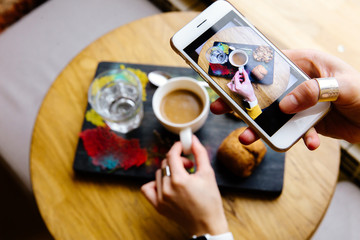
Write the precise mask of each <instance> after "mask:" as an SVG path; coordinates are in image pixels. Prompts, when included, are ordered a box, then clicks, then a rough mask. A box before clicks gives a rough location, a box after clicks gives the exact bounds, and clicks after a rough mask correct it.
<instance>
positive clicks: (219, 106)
mask: <svg viewBox="0 0 360 240" xmlns="http://www.w3.org/2000/svg"><path fill="white" fill-rule="evenodd" d="M210 110H211V112H212V113H214V114H224V113H228V112H231V111H232V109H231V108H230V107H229V106H228V105H227V104H226V103H225V102H224V101H223V100H222V99H221V98H218V99H216V101H214V102H213V103H211V104H210Z"/></svg>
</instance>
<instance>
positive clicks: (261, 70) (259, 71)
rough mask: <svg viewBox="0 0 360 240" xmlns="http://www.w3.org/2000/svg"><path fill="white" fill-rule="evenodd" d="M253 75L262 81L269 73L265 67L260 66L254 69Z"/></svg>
mask: <svg viewBox="0 0 360 240" xmlns="http://www.w3.org/2000/svg"><path fill="white" fill-rule="evenodd" d="M251 74H252V75H253V76H255V77H256V79H257V80H259V81H261V80H263V79H264V77H265V76H266V74H268V71H267V70H266V68H265V67H264V66H263V65H261V64H260V65H257V66H256V67H254V68H253V70H252V71H251Z"/></svg>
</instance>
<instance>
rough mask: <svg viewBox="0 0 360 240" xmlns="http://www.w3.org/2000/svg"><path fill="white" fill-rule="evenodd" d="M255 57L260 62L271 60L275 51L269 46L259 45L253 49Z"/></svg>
mask: <svg viewBox="0 0 360 240" xmlns="http://www.w3.org/2000/svg"><path fill="white" fill-rule="evenodd" d="M253 57H254V59H255V60H256V61H258V62H266V63H268V62H270V61H271V60H272V59H273V57H274V53H273V50H272V49H271V48H270V47H269V46H259V47H257V48H256V49H255V51H253Z"/></svg>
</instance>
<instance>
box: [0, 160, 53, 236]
mask: <svg viewBox="0 0 360 240" xmlns="http://www.w3.org/2000/svg"><path fill="white" fill-rule="evenodd" d="M22 189H23V188H22V186H21V185H20V184H19V183H18V182H17V181H16V179H14V177H13V176H12V175H11V174H10V172H9V171H8V169H7V167H6V166H5V165H4V163H2V162H1V159H0V193H1V197H0V239H1V240H19V239H22V240H35V239H36V240H50V239H53V238H52V237H51V235H50V233H49V232H48V230H47V229H46V227H45V225H44V223H43V221H42V219H41V216H40V214H39V212H38V209H37V206H36V203H35V200H34V199H33V197H32V195H31V194H30V193H28V192H26V191H23V190H22Z"/></svg>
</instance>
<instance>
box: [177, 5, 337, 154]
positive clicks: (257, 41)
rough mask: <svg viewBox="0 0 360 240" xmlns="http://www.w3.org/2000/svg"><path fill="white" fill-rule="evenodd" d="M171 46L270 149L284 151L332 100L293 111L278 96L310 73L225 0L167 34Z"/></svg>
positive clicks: (323, 111) (323, 112)
mask: <svg viewBox="0 0 360 240" xmlns="http://www.w3.org/2000/svg"><path fill="white" fill-rule="evenodd" d="M171 46H172V48H173V49H174V50H175V51H176V52H177V53H178V54H179V55H180V56H181V57H183V58H184V60H185V61H186V62H187V63H188V64H189V65H190V66H191V67H192V68H193V69H194V70H195V71H196V72H198V73H199V74H200V76H202V78H204V80H205V81H207V82H208V83H209V85H210V87H211V88H212V89H213V90H215V92H217V94H218V95H219V96H220V97H221V98H222V99H223V100H224V101H225V102H226V103H227V104H228V105H229V106H230V107H231V108H232V109H233V110H234V111H235V112H236V113H238V114H239V115H240V116H241V117H242V119H243V120H244V121H245V122H246V123H247V124H248V125H249V126H250V127H251V128H252V129H254V130H255V131H256V133H257V134H258V135H259V136H260V137H261V138H262V139H263V140H264V141H265V142H266V143H267V144H268V145H269V146H270V147H272V148H273V149H274V150H276V151H286V150H287V149H289V148H290V147H291V146H292V145H293V144H295V143H296V142H297V140H298V139H299V138H301V137H302V136H303V135H304V133H305V132H306V131H307V130H308V129H309V128H310V127H312V126H313V125H315V124H316V123H317V122H318V121H319V120H320V119H321V118H322V117H323V116H324V115H325V114H326V113H327V112H328V111H329V108H330V103H328V102H323V103H318V104H317V105H315V106H314V107H312V108H310V109H307V110H305V111H302V112H300V113H297V114H294V115H288V114H284V113H282V112H281V111H280V109H279V102H280V100H281V99H282V98H283V97H284V96H285V95H286V94H287V93H289V92H290V91H291V90H293V89H294V88H295V87H296V86H298V85H299V84H300V83H302V82H304V81H306V80H308V79H309V77H308V76H307V75H306V74H305V73H304V72H303V71H302V70H301V69H299V68H298V67H297V66H296V65H295V64H294V63H292V62H291V61H290V60H289V59H288V58H287V57H286V56H285V55H284V54H283V53H282V52H281V51H280V50H279V49H278V48H277V47H276V46H275V45H274V44H272V43H271V42H270V41H269V40H268V39H267V38H266V37H265V36H264V35H263V34H262V33H261V32H260V31H258V30H257V29H256V28H255V27H254V26H253V25H252V24H251V23H249V21H248V20H247V19H245V17H244V16H243V15H242V14H241V13H240V12H238V11H237V10H236V9H235V8H234V7H233V6H232V5H231V4H230V3H229V2H227V1H223V0H218V1H216V2H214V3H213V4H212V5H210V6H209V7H208V8H207V9H205V10H204V11H203V12H202V13H200V14H199V15H198V16H197V17H195V19H193V20H192V21H191V22H189V23H188V24H187V25H186V26H184V27H183V28H182V29H181V30H179V31H178V32H177V33H175V35H174V36H173V37H172V38H171Z"/></svg>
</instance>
